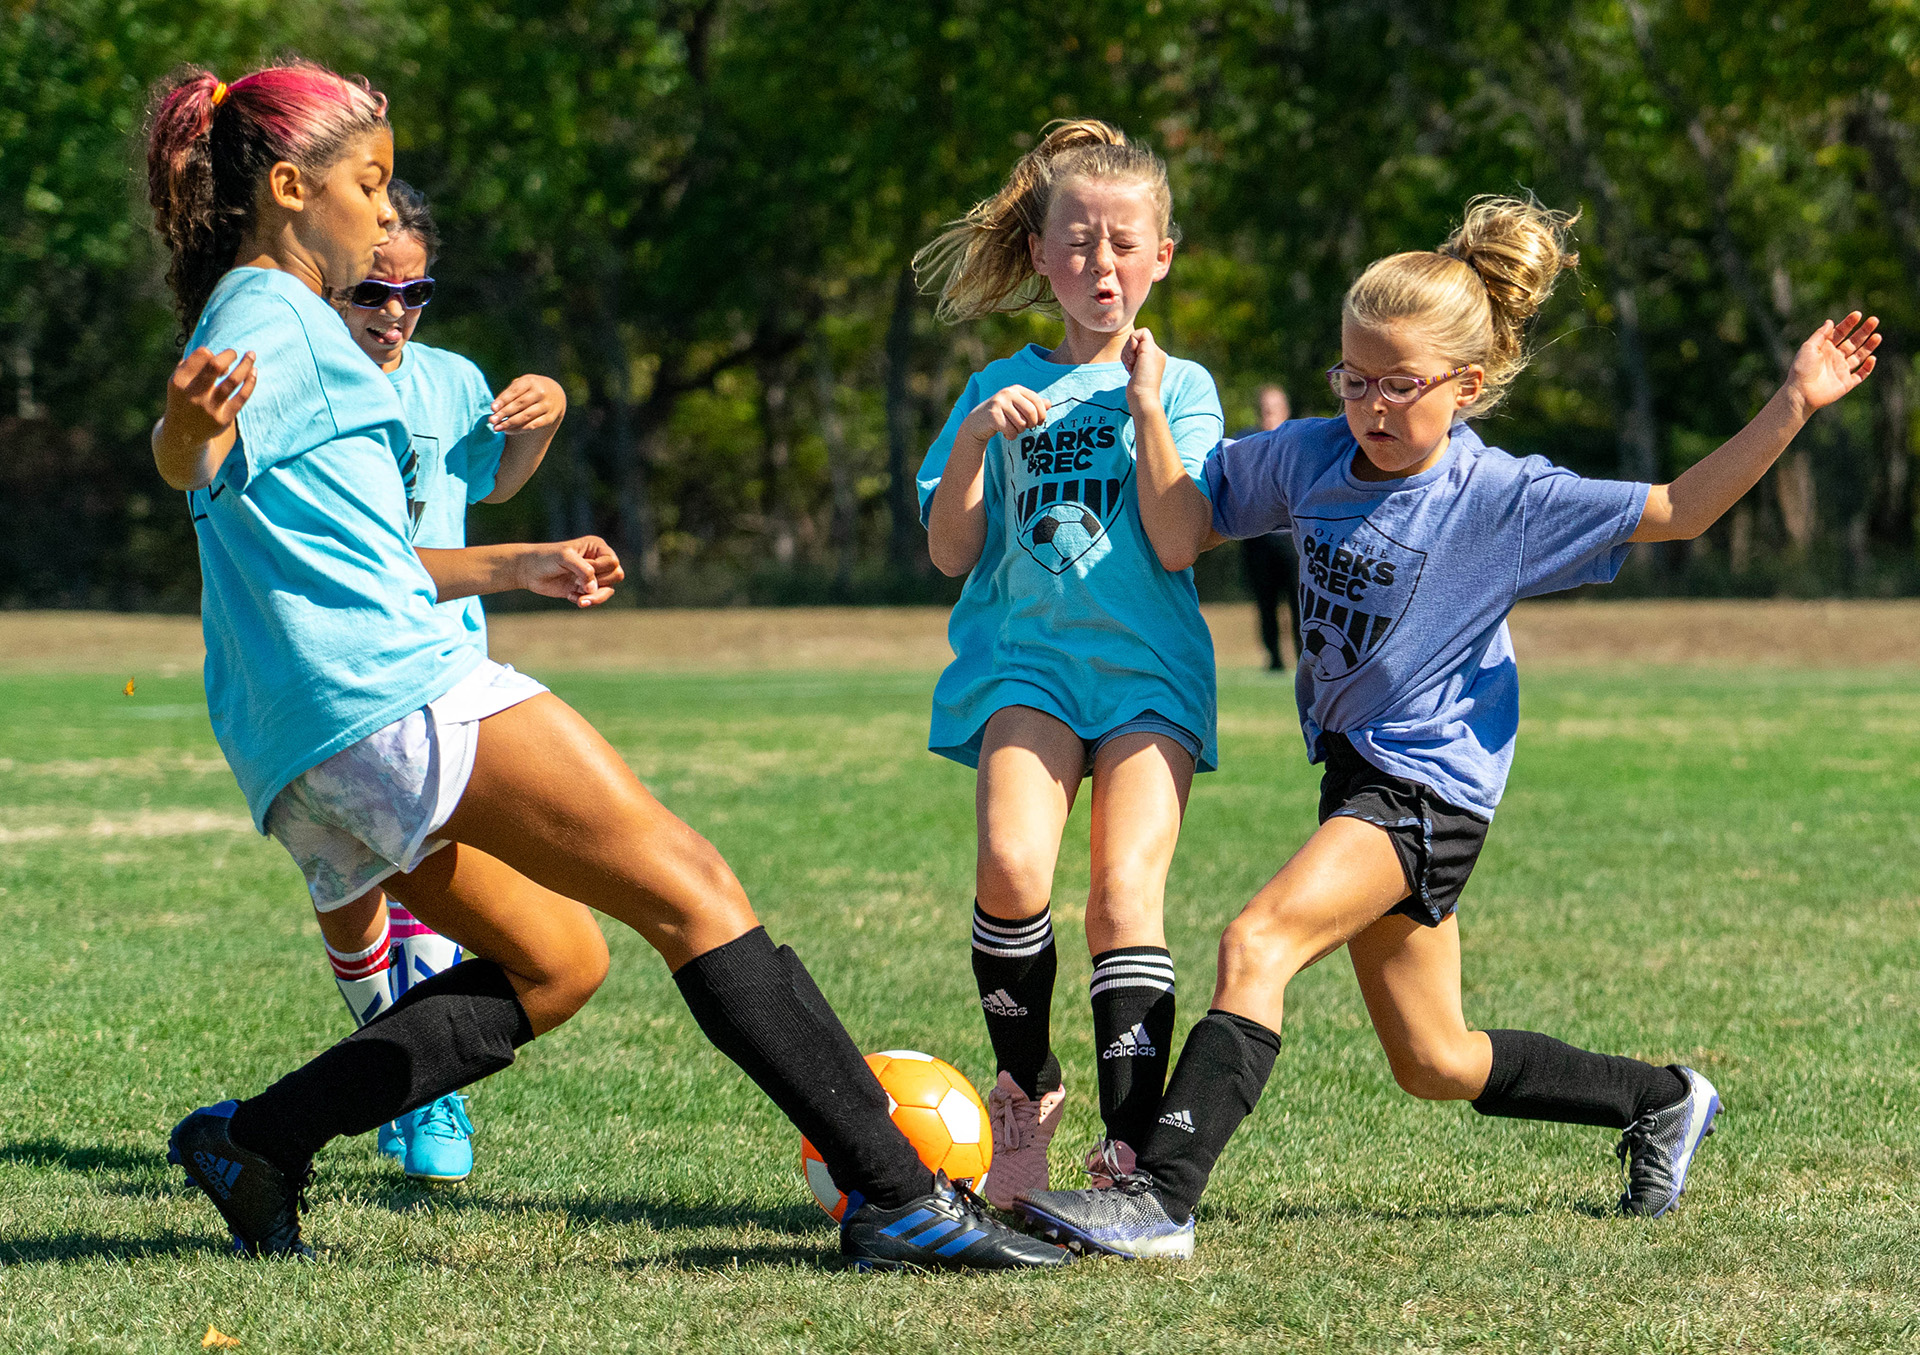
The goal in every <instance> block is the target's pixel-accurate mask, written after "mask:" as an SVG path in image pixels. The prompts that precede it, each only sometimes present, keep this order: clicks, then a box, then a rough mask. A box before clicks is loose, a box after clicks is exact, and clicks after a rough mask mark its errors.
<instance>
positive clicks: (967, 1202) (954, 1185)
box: [934, 1172, 1002, 1228]
mask: <svg viewBox="0 0 1920 1355" xmlns="http://www.w3.org/2000/svg"><path fill="white" fill-rule="evenodd" d="M942 1186H945V1187H946V1188H947V1189H948V1190H949V1191H951V1192H952V1193H953V1198H954V1199H955V1200H957V1201H958V1202H959V1205H960V1212H961V1213H962V1214H966V1215H970V1216H971V1221H973V1222H979V1223H991V1224H992V1225H993V1226H994V1227H995V1228H999V1227H1000V1226H1002V1225H1001V1224H1000V1222H999V1220H998V1219H996V1218H995V1217H994V1215H993V1213H992V1211H991V1209H990V1208H989V1207H988V1205H987V1202H986V1201H985V1200H983V1199H981V1198H980V1197H979V1196H978V1195H975V1194H974V1193H973V1187H971V1186H969V1185H967V1184H966V1182H964V1181H955V1180H952V1179H951V1178H949V1177H948V1176H947V1174H946V1173H945V1172H941V1173H940V1174H939V1177H938V1179H936V1180H935V1182H934V1190H935V1192H936V1193H937V1192H938V1191H939V1190H940V1188H941V1187H942Z"/></svg>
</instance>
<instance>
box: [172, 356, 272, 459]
mask: <svg viewBox="0 0 1920 1355" xmlns="http://www.w3.org/2000/svg"><path fill="white" fill-rule="evenodd" d="M253 383H254V370H253V354H251V353H248V354H247V355H246V356H244V357H242V356H241V355H240V354H238V353H235V352H234V351H233V350H232V349H231V348H229V349H227V351H226V352H224V353H219V354H215V353H212V352H209V351H208V350H207V349H205V348H196V349H194V350H193V351H192V352H191V353H189V354H187V355H186V356H185V357H184V358H181V359H180V364H179V365H178V366H177V367H175V368H174V369H173V375H172V376H171V377H169V378H168V379H167V412H166V413H165V414H163V415H162V416H161V417H160V422H158V423H156V424H155V425H154V426H153V436H152V439H151V441H152V444H153V465H154V469H156V470H158V471H159V472H160V478H161V479H162V480H165V481H166V482H167V483H168V484H169V485H170V486H172V487H173V488H174V489H204V488H206V487H207V486H208V485H210V484H212V483H213V477H214V476H216V475H218V474H219V473H220V466H221V463H222V462H224V461H225V460H226V459H227V453H228V452H230V451H232V450H233V443H234V436H235V434H234V423H235V421H236V420H237V419H238V418H239V417H240V409H241V407H242V406H243V405H245V404H246V403H247V400H248V398H249V397H250V396H251V395H252V394H253Z"/></svg>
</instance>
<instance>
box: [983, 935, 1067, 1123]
mask: <svg viewBox="0 0 1920 1355" xmlns="http://www.w3.org/2000/svg"><path fill="white" fill-rule="evenodd" d="M1058 968H1059V957H1058V954H1057V952H1056V951H1055V950H1054V948H1053V910H1052V909H1051V908H1046V909H1042V910H1041V911H1040V913H1039V914H1038V915H1037V916H1035V917H1028V918H1021V919H1019V920H1018V921H1013V922H1009V921H1006V920H1005V919H1002V918H997V917H994V916H992V915H991V914H989V913H987V912H986V911H985V910H984V909H982V908H981V907H980V901H979V900H978V899H975V900H974V903H973V977H974V982H976V983H977V984H979V986H980V1010H981V1011H982V1012H984V1013H986V1017H987V1038H988V1039H990V1040H992V1041H993V1057H994V1059H995V1060H996V1061H997V1062H998V1063H999V1065H1000V1067H1001V1069H1002V1070H1004V1071H1005V1072H1006V1074H1007V1076H1009V1077H1011V1078H1012V1079H1013V1080H1014V1082H1015V1083H1017V1084H1018V1085H1019V1087H1020V1090H1022V1091H1024V1092H1025V1093H1026V1094H1027V1095H1028V1096H1031V1097H1033V1098H1034V1099H1035V1100H1038V1099H1039V1098H1040V1097H1042V1096H1044V1095H1046V1093H1048V1092H1050V1091H1052V1090H1053V1089H1054V1088H1055V1087H1058V1086H1059V1085H1060V1061H1059V1060H1058V1059H1056V1058H1055V1057H1054V1056H1053V1035H1052V1032H1053V976H1054V972H1055V971H1056V970H1057V969H1058Z"/></svg>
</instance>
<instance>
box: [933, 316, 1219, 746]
mask: <svg viewBox="0 0 1920 1355" xmlns="http://www.w3.org/2000/svg"><path fill="white" fill-rule="evenodd" d="M1008 386H1025V387H1027V388H1028V389H1030V390H1032V391H1034V392H1036V393H1037V394H1040V395H1043V396H1045V397H1046V398H1047V399H1048V400H1049V401H1051V402H1052V408H1051V409H1050V411H1049V412H1048V415H1047V424H1046V427H1044V428H1037V429H1030V430H1029V431H1027V432H1026V433H1024V434H1022V435H1021V436H1020V437H1018V438H1016V439H1014V440H1013V441H1012V442H1011V443H1009V442H1008V441H1007V440H1006V439H1004V438H1001V437H1000V436H998V435H995V436H994V437H993V438H992V439H991V440H989V441H988V443H987V450H986V459H985V473H984V476H983V479H984V485H985V497H986V513H987V539H986V544H985V546H984V547H983V548H982V550H981V552H980V560H979V562H978V563H977V564H975V565H974V567H973V572H972V573H971V574H969V575H968V576H967V583H966V587H965V589H963V590H962V592H961V594H960V601H959V602H957V603H955V604H954V608H953V617H952V619H951V620H950V621H949V623H948V625H947V639H948V642H949V643H950V644H951V645H952V646H953V653H954V659H953V662H952V663H951V664H949V665H948V666H947V669H946V671H945V672H943V673H942V674H941V675H940V680H939V682H938V683H937V684H936V685H935V687H934V692H933V729H932V734H931V737H930V738H929V740H928V746H929V747H930V748H931V749H932V750H933V751H934V752H936V753H939V754H940V755H942V756H943V757H950V758H952V759H953V760H954V761H956V762H962V763H965V764H966V765H967V766H969V767H974V766H978V765H979V762H980V741H981V737H982V735H983V734H984V732H985V729H986V724H987V720H988V718H989V717H990V716H992V715H993V713H994V712H995V711H997V710H1001V709H1003V708H1005V707H1007V706H1032V707H1034V708H1035V709H1037V710H1042V711H1045V712H1046V713H1047V714H1049V715H1051V716H1053V717H1054V718H1055V719H1057V720H1059V721H1061V722H1062V723H1063V724H1065V725H1067V726H1068V727H1069V728H1071V729H1072V730H1073V731H1074V733H1076V734H1078V735H1080V736H1081V737H1082V738H1087V739H1092V738H1098V737H1099V736H1100V735H1102V734H1104V733H1106V732H1107V731H1108V730H1110V729H1112V728H1114V727H1115V726H1117V725H1122V724H1125V723H1126V722H1127V721H1129V720H1132V719H1134V718H1136V717H1138V716H1140V715H1142V714H1144V713H1146V712H1147V711H1150V710H1151V711H1154V712H1156V713H1158V714H1159V715H1161V716H1163V717H1165V718H1166V719H1168V720H1171V721H1173V722H1174V723H1175V724H1178V725H1180V726H1181V727H1182V728H1184V729H1186V730H1188V731H1190V732H1191V733H1192V734H1193V735H1194V737H1195V738H1196V739H1197V740H1198V741H1199V743H1200V745H1201V753H1200V758H1199V761H1198V763H1197V764H1196V765H1197V768H1198V770H1200V771H1211V770H1213V768H1214V765H1215V763H1216V761H1217V754H1216V750H1215V738H1214V725H1215V712H1214V706H1215V702H1214V673H1213V636H1212V634H1211V633H1210V632H1209V631H1208V630H1207V623H1206V621H1205V620H1204V619H1203V618H1202V617H1201V615H1200V601H1199V596H1198V595H1197V594H1196V593H1195V592H1194V587H1193V571H1192V570H1190V569H1187V570H1181V571H1179V572H1178V573H1173V572H1169V571H1168V570H1166V569H1163V568H1162V567H1161V565H1160V560H1159V558H1158V557H1157V556H1156V555H1155V554H1154V551H1153V547H1152V545H1151V543H1149V542H1148V540H1147V534H1146V531H1145V529H1144V528H1143V527H1142V526H1141V524H1140V501H1139V494H1138V488H1137V486H1136V484H1135V481H1134V461H1133V437H1134V434H1133V415H1132V414H1131V413H1130V412H1129V411H1128V409H1127V370H1126V368H1125V367H1124V366H1123V365H1122V364H1120V363H1117V362H1104V363H1087V364H1084V365H1081V366H1071V365H1068V364H1065V363H1057V362H1049V361H1047V353H1046V350H1045V349H1043V348H1040V347H1038V346H1037V345H1031V344H1030V345H1028V346H1027V347H1026V348H1023V349H1021V350H1020V351H1019V352H1018V353H1015V354H1014V355H1013V356H1012V357H1009V358H1002V359H1001V360H999V361H997V362H992V363H989V364H988V365H987V366H986V367H985V368H983V369H982V370H981V371H979V372H976V373H975V374H974V375H973V377H972V378H971V379H970V380H969V381H968V382H967V388H966V390H965V392H963V393H962V394H961V396H960V399H959V401H958V402H957V403H956V404H955V405H954V407H953V413H952V414H951V415H950V416H948V419H947V423H946V427H945V428H943V429H941V431H940V436H939V438H938V439H936V440H935V442H934V444H933V446H932V447H931V448H930V449H929V450H928V452H927V457H926V460H925V461H924V462H922V463H921V466H920V474H919V477H918V479H919V490H920V520H921V523H922V525H925V524H926V523H927V521H928V520H929V517H930V515H931V513H932V510H933V495H934V491H935V490H937V489H938V488H939V487H940V477H941V475H942V474H943V473H944V472H945V470H946V465H947V457H948V455H949V454H950V453H951V452H952V450H953V443H954V438H955V437H956V436H957V435H958V434H959V431H960V425H961V424H962V423H963V422H964V421H965V420H966V417H967V416H968V415H969V414H971V413H972V412H973V411H974V409H975V408H976V407H977V406H978V405H979V404H980V403H981V402H982V401H984V400H986V399H989V398H990V397H992V396H993V395H994V394H996V393H997V392H999V391H1001V390H1004V389H1005V388H1006V387H1008ZM1161 403H1162V404H1163V406H1164V407H1165V409H1166V412H1167V421H1168V423H1169V424H1171V425H1172V428H1173V440H1174V445H1175V446H1176V447H1177V448H1178V449H1179V451H1180V459H1181V461H1182V463H1183V464H1185V466H1186V468H1187V472H1188V473H1189V474H1190V475H1192V476H1193V477H1194V482H1195V483H1196V484H1198V485H1200V486H1201V488H1202V490H1203V491H1204V490H1205V488H1206V486H1205V483H1204V481H1203V480H1202V479H1201V470H1200V468H1201V465H1202V463H1203V461H1204V460H1205V458H1206V454H1207V451H1208V449H1209V448H1211V447H1212V446H1214V444H1215V443H1216V442H1218V441H1219V438H1220V434H1221V430H1222V429H1223V427H1224V421H1223V419H1222V416H1221V413H1220V397H1219V395H1218V394H1217V393H1216V392H1215V391H1214V387H1213V378H1212V377H1211V376H1209V375H1208V374H1207V370H1206V368H1204V367H1202V366H1200V365H1199V364H1198V363H1194V362H1187V361H1185V360H1183V359H1181V358H1168V359H1167V371H1166V376H1165V378H1164V379H1163V381H1162V383H1161Z"/></svg>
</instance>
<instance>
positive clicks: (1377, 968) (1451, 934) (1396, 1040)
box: [1347, 913, 1493, 1101]
mask: <svg viewBox="0 0 1920 1355" xmlns="http://www.w3.org/2000/svg"><path fill="white" fill-rule="evenodd" d="M1347 954H1348V956H1349V957H1350V958H1351V959H1352V960H1353V973H1354V977H1355V978H1357V979H1359V981H1360V992H1361V995H1362V996H1364V997H1365V998H1366V1000H1367V1011H1368V1013H1369V1014H1370V1015H1371V1016H1372V1017H1373V1029H1374V1031H1375V1033H1377V1034H1378V1035H1379V1037H1380V1045H1381V1047H1382V1048H1383V1049H1385V1050H1386V1051H1387V1064H1388V1066H1389V1067H1391V1068H1392V1069H1393V1079H1394V1081H1395V1082H1398V1083H1399V1084H1400V1088H1401V1090H1402V1091H1405V1092H1408V1093H1410V1094H1411V1095H1414V1096H1418V1097H1422V1098H1424V1099H1426V1100H1429V1101H1471V1100H1473V1099H1474V1098H1476V1097H1478V1096H1479V1095H1480V1093H1481V1092H1482V1091H1484V1090H1485V1089H1486V1085H1487V1074H1488V1072H1489V1071H1491V1069H1492V1067H1493V1044H1492V1042H1491V1041H1489V1040H1488V1039H1487V1036H1486V1034H1485V1033H1484V1032H1482V1031H1477V1030H1468V1029H1467V1020H1466V1016H1465V1015H1464V1013H1463V1012H1462V1011H1461V1007H1460V922H1459V919H1458V918H1457V917H1454V916H1449V917H1448V918H1447V920H1446V921H1444V922H1442V923H1441V924H1440V925H1439V926H1437V927H1423V926H1421V925H1420V924H1419V923H1417V922H1415V921H1414V920H1413V919H1412V918H1410V917H1404V916H1402V915H1400V914H1398V913H1389V914H1388V915H1387V916H1385V917H1383V918H1381V919H1380V920H1379V921H1378V922H1376V923H1374V924H1373V925H1372V926H1371V927H1368V928H1367V929H1366V930H1365V931H1363V932H1361V933H1360V934H1359V935H1358V936H1356V937H1354V938H1353V939H1352V940H1351V941H1349V942H1347Z"/></svg>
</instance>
